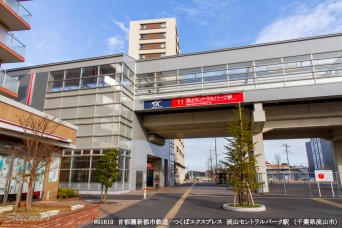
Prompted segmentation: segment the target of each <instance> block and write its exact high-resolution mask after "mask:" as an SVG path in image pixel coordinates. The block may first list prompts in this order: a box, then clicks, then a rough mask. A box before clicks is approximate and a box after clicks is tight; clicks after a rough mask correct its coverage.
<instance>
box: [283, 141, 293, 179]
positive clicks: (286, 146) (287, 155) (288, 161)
mask: <svg viewBox="0 0 342 228" xmlns="http://www.w3.org/2000/svg"><path fill="white" fill-rule="evenodd" d="M283 146H284V147H285V153H286V158H287V165H288V167H289V181H290V175H291V169H290V160H289V151H288V150H287V148H289V147H290V146H289V145H288V144H284V145H283Z"/></svg>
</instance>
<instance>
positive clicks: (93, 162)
mask: <svg viewBox="0 0 342 228" xmlns="http://www.w3.org/2000/svg"><path fill="white" fill-rule="evenodd" d="M101 157H102V156H93V158H92V159H93V160H92V163H91V168H92V169H96V168H97V161H98V160H99V159H100V158H101Z"/></svg>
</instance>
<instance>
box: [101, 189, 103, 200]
mask: <svg viewBox="0 0 342 228" xmlns="http://www.w3.org/2000/svg"><path fill="white" fill-rule="evenodd" d="M101 203H103V184H101Z"/></svg>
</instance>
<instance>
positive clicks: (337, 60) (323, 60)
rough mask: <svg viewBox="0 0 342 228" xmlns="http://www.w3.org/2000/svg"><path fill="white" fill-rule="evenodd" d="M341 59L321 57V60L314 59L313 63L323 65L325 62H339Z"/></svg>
mask: <svg viewBox="0 0 342 228" xmlns="http://www.w3.org/2000/svg"><path fill="white" fill-rule="evenodd" d="M339 61H341V60H340V59H339V58H331V59H320V60H314V61H313V63H314V64H315V65H323V64H334V63H339Z"/></svg>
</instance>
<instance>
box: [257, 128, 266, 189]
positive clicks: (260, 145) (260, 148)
mask: <svg viewBox="0 0 342 228" xmlns="http://www.w3.org/2000/svg"><path fill="white" fill-rule="evenodd" d="M253 143H255V144H254V154H255V155H258V156H257V158H256V160H257V162H258V166H259V169H258V177H257V181H258V182H264V186H263V187H262V188H261V189H260V192H269V190H268V182H267V171H266V162H265V153H264V137H263V135H262V133H255V134H253Z"/></svg>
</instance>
